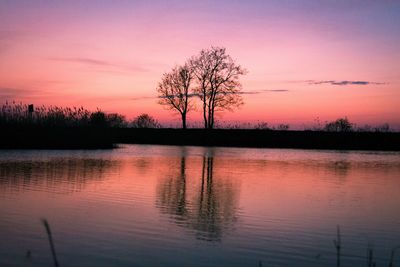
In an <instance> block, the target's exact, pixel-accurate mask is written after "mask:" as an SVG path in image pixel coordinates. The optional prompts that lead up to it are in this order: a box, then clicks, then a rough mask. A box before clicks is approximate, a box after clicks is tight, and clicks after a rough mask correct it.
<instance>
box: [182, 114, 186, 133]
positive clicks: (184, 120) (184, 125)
mask: <svg viewBox="0 0 400 267" xmlns="http://www.w3.org/2000/svg"><path fill="white" fill-rule="evenodd" d="M182 129H186V113H182Z"/></svg>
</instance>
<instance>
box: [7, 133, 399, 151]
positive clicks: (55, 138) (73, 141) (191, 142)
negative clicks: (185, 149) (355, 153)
mask: <svg viewBox="0 0 400 267" xmlns="http://www.w3.org/2000/svg"><path fill="white" fill-rule="evenodd" d="M116 144H153V145H177V146H222V147H249V148H292V149H329V150H373V151H400V133H399V132H385V133H383V132H324V131H279V130H259V129H213V130H205V129H186V130H183V129H171V128H169V129H168V128H160V129H139V128H106V129H102V128H6V129H1V131H0V149H111V148H115V147H116Z"/></svg>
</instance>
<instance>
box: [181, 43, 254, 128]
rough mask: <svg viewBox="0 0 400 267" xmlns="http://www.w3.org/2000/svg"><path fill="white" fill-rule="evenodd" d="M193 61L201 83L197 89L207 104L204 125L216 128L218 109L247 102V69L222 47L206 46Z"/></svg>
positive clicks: (190, 61) (191, 64) (196, 92)
mask: <svg viewBox="0 0 400 267" xmlns="http://www.w3.org/2000/svg"><path fill="white" fill-rule="evenodd" d="M189 63H190V66H191V69H192V70H193V73H194V76H195V77H196V80H197V83H198V86H197V87H196V88H195V89H194V92H195V94H197V95H198V96H199V98H200V100H201V101H202V104H203V119H204V127H205V128H207V129H212V128H214V122H215V119H214V118H215V112H217V111H223V110H229V111H232V110H233V109H234V108H237V107H239V106H240V105H242V104H243V100H242V96H241V88H242V86H241V83H240V81H239V77H240V76H241V75H244V74H246V73H247V71H246V70H245V69H244V68H242V67H241V66H240V65H237V64H236V63H235V62H234V60H233V59H232V58H231V56H230V55H228V54H227V53H226V49H225V48H222V47H211V48H210V49H203V50H201V51H200V54H199V55H198V56H195V57H192V58H191V59H190V60H189Z"/></svg>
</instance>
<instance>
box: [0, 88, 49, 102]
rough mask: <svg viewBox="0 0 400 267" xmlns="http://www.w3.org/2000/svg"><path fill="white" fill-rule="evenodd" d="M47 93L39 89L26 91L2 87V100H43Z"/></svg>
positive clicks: (0, 96)
mask: <svg viewBox="0 0 400 267" xmlns="http://www.w3.org/2000/svg"><path fill="white" fill-rule="evenodd" d="M46 94H47V92H46V91H45V90H39V89H31V88H30V89H26V88H11V87H1V86H0V100H1V101H5V100H9V101H13V100H20V99H26V98H41V97H43V96H45V95H46Z"/></svg>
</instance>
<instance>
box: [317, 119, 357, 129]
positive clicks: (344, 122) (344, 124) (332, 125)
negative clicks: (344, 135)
mask: <svg viewBox="0 0 400 267" xmlns="http://www.w3.org/2000/svg"><path fill="white" fill-rule="evenodd" d="M324 130H325V131H327V132H352V131H353V124H352V123H350V122H349V120H348V119H347V117H344V118H339V119H337V120H335V121H332V122H327V123H326V124H325V127H324Z"/></svg>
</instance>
